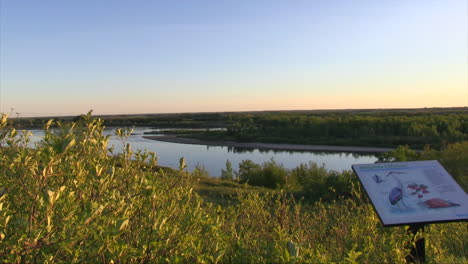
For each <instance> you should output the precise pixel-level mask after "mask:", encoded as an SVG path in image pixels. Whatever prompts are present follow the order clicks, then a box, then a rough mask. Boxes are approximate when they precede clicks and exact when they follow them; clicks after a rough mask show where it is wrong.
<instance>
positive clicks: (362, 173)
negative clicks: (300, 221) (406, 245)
mask: <svg viewBox="0 0 468 264" xmlns="http://www.w3.org/2000/svg"><path fill="white" fill-rule="evenodd" d="M352 168H353V170H354V172H355V173H356V175H357V176H358V178H359V180H360V181H361V183H362V185H363V187H364V189H365V191H366V192H367V195H368V196H369V198H370V200H371V202H372V204H373V206H374V208H375V210H376V211H377V214H378V215H379V218H380V220H381V221H382V224H383V225H384V226H396V225H413V224H424V223H435V222H451V221H463V220H468V195H467V194H466V193H465V192H464V191H463V189H462V188H461V187H460V185H458V184H457V182H456V181H455V180H454V179H453V178H452V176H450V174H449V173H448V172H447V171H446V170H445V169H444V168H443V167H442V165H441V164H440V163H439V162H438V161H436V160H430V161H411V162H391V163H374V164H359V165H353V166H352Z"/></svg>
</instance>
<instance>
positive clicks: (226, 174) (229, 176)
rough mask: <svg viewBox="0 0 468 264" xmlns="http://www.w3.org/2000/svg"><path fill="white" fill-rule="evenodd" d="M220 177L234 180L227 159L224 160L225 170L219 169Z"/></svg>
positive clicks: (230, 164) (230, 165)
mask: <svg viewBox="0 0 468 264" xmlns="http://www.w3.org/2000/svg"><path fill="white" fill-rule="evenodd" d="M221 179H223V180H229V181H232V180H234V171H233V169H232V163H231V162H230V161H229V160H226V170H224V169H222V170H221Z"/></svg>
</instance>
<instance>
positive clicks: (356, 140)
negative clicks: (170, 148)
mask: <svg viewBox="0 0 468 264" xmlns="http://www.w3.org/2000/svg"><path fill="white" fill-rule="evenodd" d="M213 133H217V134H218V135H217V136H218V137H220V138H224V139H230V140H236V141H243V142H249V141H257V142H273V143H275V142H276V143H297V144H330V145H359V146H374V147H396V146H399V145H409V146H411V147H412V148H416V149H422V148H423V147H424V146H425V145H428V144H429V145H431V146H432V147H434V148H441V147H442V146H445V145H447V144H449V143H454V142H461V141H464V140H468V112H467V111H466V110H465V111H462V112H460V113H450V114H446V113H438V112H434V113H430V112H429V113H426V112H423V113H413V114H408V113H400V112H396V113H392V112H382V113H381V112H375V113H367V114H362V113H348V114H343V113H329V114H325V115H310V114H293V113H276V114H268V115H253V114H251V115H236V116H233V117H231V120H230V122H229V125H228V127H227V131H226V132H222V131H219V132H211V134H213Z"/></svg>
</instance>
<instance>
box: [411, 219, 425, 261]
mask: <svg viewBox="0 0 468 264" xmlns="http://www.w3.org/2000/svg"><path fill="white" fill-rule="evenodd" d="M418 232H419V233H421V234H422V237H421V238H418V239H417V240H416V241H415V238H416V234H417V233H418ZM408 233H409V234H410V235H411V241H410V242H409V243H410V245H409V247H410V248H411V251H410V254H409V255H408V256H406V263H426V249H425V242H424V224H417V225H410V226H409V228H408Z"/></svg>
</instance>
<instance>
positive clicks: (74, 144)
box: [0, 114, 468, 263]
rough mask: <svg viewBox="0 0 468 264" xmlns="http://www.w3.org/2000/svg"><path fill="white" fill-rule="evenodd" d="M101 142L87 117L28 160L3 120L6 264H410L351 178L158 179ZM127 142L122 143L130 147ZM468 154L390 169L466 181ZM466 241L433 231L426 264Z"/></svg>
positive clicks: (147, 156)
mask: <svg viewBox="0 0 468 264" xmlns="http://www.w3.org/2000/svg"><path fill="white" fill-rule="evenodd" d="M51 126H56V127H58V128H59V129H57V130H52V129H49V128H50V127H51ZM102 132H103V121H102V120H100V119H93V118H92V117H91V116H90V114H88V115H84V116H82V117H80V118H79V119H77V122H73V123H61V122H55V123H54V122H52V121H51V122H48V123H46V124H45V136H44V138H43V140H42V141H41V142H40V143H39V144H38V145H37V147H36V148H29V147H28V144H27V143H28V135H27V133H19V132H18V131H17V130H16V129H14V128H13V127H12V126H11V125H9V124H8V120H7V118H6V116H2V119H1V122H0V262H2V263H78V262H79V263H82V262H85V263H96V262H99V263H110V262H112V263H166V262H171V263H172V262H182V263H246V262H248V263H330V262H335V263H402V262H404V258H405V256H406V255H407V254H408V252H409V249H408V248H407V244H406V243H407V241H408V239H409V236H408V235H407V233H406V230H405V228H404V227H396V228H383V227H382V226H381V224H380V222H379V220H378V217H377V216H376V214H375V213H374V210H373V209H372V206H371V205H370V203H369V202H368V201H367V199H366V197H365V196H364V195H363V192H362V191H361V190H360V188H359V185H357V184H354V183H355V180H354V179H353V177H352V175H351V174H350V173H348V174H347V176H346V173H345V175H337V174H335V173H333V172H327V171H326V170H324V169H323V168H321V167H318V166H316V165H315V164H313V163H311V164H305V165H302V166H300V167H298V168H296V169H294V170H292V171H287V170H285V169H284V168H282V167H281V166H280V165H278V164H276V163H275V162H274V161H270V162H267V163H265V164H260V165H259V164H254V163H251V162H248V161H246V162H245V163H246V164H245V166H243V167H242V170H239V171H238V172H235V171H233V170H232V168H231V169H230V168H229V165H228V164H227V166H226V170H225V171H224V174H223V175H224V178H225V180H224V179H210V178H206V177H204V175H205V174H206V173H205V172H204V169H203V167H202V166H200V167H199V168H198V169H197V170H196V171H195V172H194V173H188V172H186V171H185V170H184V167H185V161H184V159H181V160H180V168H179V169H162V168H160V167H158V166H157V159H156V157H155V156H154V154H152V153H148V152H136V153H134V152H133V151H132V149H131V148H130V146H129V145H126V148H125V151H124V152H123V153H120V154H116V153H113V150H112V149H110V150H109V149H108V147H107V141H108V137H105V136H103V134H102ZM130 132H131V131H130V130H118V131H117V136H119V137H120V138H121V140H122V143H123V144H126V143H125V138H126V137H127V136H128V135H129V133H130ZM465 153H467V143H466V142H463V143H459V144H453V145H448V146H447V147H446V148H444V149H442V150H440V151H438V150H432V149H426V151H424V152H423V153H422V154H415V155H416V156H413V152H411V151H410V150H408V149H406V148H404V147H402V148H400V149H397V150H396V151H395V152H394V153H390V154H387V155H385V156H383V157H382V159H388V160H391V159H404V158H423V157H431V158H432V157H436V158H439V159H440V160H441V161H442V162H443V164H444V165H445V166H446V167H447V168H448V169H449V171H450V172H451V173H453V174H454V175H457V178H458V180H462V181H463V179H465V180H466V178H467V175H468V174H467V170H466V166H467V164H468V163H467V162H466V159H467V157H468V155H466V154H465ZM408 154H409V155H408ZM424 155H426V156H424ZM460 155H461V156H462V157H458V156H460ZM231 177H232V178H233V179H234V180H231ZM340 177H341V178H340ZM236 180H238V181H240V182H241V183H242V182H246V183H250V184H253V183H255V184H257V185H262V186H267V187H268V188H267V187H255V186H249V185H247V184H245V183H244V184H241V183H237V182H236ZM270 180H273V181H274V183H275V184H271V183H270V182H269V181H270ZM465 182H466V181H465ZM344 183H346V187H345V188H344V189H342V188H343V186H342V184H344ZM331 189H333V190H335V191H334V192H333V191H331ZM329 190H330V191H329ZM301 193H302V194H303V195H300V194H301ZM329 193H332V194H333V193H334V194H333V195H332V194H329ZM343 194H347V195H343ZM298 195H299V196H301V197H302V196H304V198H303V199H302V198H298V197H297V196H298ZM327 195H328V196H327ZM295 197H296V198H295ZM319 197H320V198H322V197H324V198H322V199H320V198H319ZM316 199H318V200H316ZM467 238H468V231H467V224H466V223H449V224H440V225H431V226H429V228H427V232H426V243H427V255H428V260H429V262H430V263H466V262H467V261H468V240H467Z"/></svg>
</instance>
